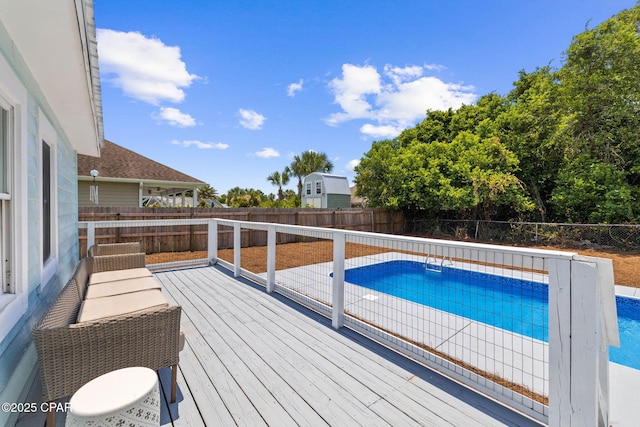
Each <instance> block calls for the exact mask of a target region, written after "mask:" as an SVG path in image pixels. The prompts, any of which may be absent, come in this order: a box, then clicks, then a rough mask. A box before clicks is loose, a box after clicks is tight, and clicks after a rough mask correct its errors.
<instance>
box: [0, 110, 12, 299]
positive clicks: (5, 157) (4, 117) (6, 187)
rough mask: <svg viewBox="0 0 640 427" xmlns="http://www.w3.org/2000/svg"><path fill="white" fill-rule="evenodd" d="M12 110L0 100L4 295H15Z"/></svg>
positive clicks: (0, 258) (0, 242) (0, 256)
mask: <svg viewBox="0 0 640 427" xmlns="http://www.w3.org/2000/svg"><path fill="white" fill-rule="evenodd" d="M11 117H12V110H11V107H10V105H9V104H7V103H5V102H4V100H3V99H2V98H0V227H1V228H2V232H1V233H0V275H1V277H0V281H1V282H2V292H3V293H14V292H15V289H13V288H12V286H11V285H12V284H11V258H12V256H11V255H12V254H11V252H12V251H11V243H12V234H13V233H12V227H11V165H12V162H11V161H10V160H9V159H10V158H11V145H10V142H11V135H12V126H11V124H12V119H11Z"/></svg>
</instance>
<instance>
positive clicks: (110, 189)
mask: <svg viewBox="0 0 640 427" xmlns="http://www.w3.org/2000/svg"><path fill="white" fill-rule="evenodd" d="M92 184H93V183H92V182H91V181H79V182H78V206H81V207H91V206H96V204H95V203H93V202H92V201H91V200H89V186H91V185H92ZM96 184H97V185H98V202H99V203H98V205H97V206H107V207H124V206H133V207H139V206H140V184H138V183H128V182H124V183H119V182H105V181H99V180H98V181H96Z"/></svg>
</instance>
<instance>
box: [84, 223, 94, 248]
mask: <svg viewBox="0 0 640 427" xmlns="http://www.w3.org/2000/svg"><path fill="white" fill-rule="evenodd" d="M95 243H96V223H95V222H93V221H91V222H88V223H87V253H86V254H85V255H87V254H88V253H89V248H90V247H91V246H93V245H95Z"/></svg>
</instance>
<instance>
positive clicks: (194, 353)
mask: <svg viewBox="0 0 640 427" xmlns="http://www.w3.org/2000/svg"><path fill="white" fill-rule="evenodd" d="M156 277H157V278H158V279H159V280H160V281H161V282H162V284H163V287H164V292H165V293H166V295H167V297H168V298H169V299H171V300H172V301H174V302H175V303H177V304H180V305H182V307H183V315H182V316H183V317H182V325H183V329H184V331H185V333H186V336H187V344H186V346H185V349H184V350H183V352H182V353H181V361H180V370H179V375H178V387H179V391H178V401H177V402H176V403H175V404H172V405H168V407H167V408H165V409H163V425H171V424H173V425H174V426H198V425H207V426H232V425H240V426H259V425H271V426H287V425H303V426H316V425H335V426H352V425H353V426H355V425H367V426H378V425H393V426H401V425H411V426H413V425H426V426H463V425H464V426H471V425H473V426H476V425H487V426H500V425H517V426H526V425H538V424H536V423H535V422H533V421H531V420H529V419H528V418H525V417H523V416H521V415H519V414H517V413H514V412H513V411H511V410H509V409H506V408H505V407H503V406H502V405H500V404H498V403H495V402H493V401H492V400H490V399H487V398H484V397H482V396H480V395H478V394H477V393H475V392H473V391H471V390H469V389H468V388H466V387H464V386H461V385H459V384H457V383H455V382H453V381H451V380H449V379H447V378H445V377H443V376H441V375H439V374H437V373H434V372H433V371H431V370H429V369H427V368H425V367H423V366H421V365H419V364H418V363H415V362H413V361H411V360H409V359H407V358H405V357H404V356H401V355H398V354H397V353H395V352H393V351H391V350H389V349H387V348H386V347H383V346H381V345H379V344H377V343H375V342H373V341H371V340H370V339H367V338H365V337H362V336H360V335H358V334H356V333H354V332H352V331H350V330H348V329H346V328H343V329H341V330H340V331H336V330H335V329H333V328H331V322H330V320H329V319H326V318H324V317H322V316H320V315H318V314H316V313H314V312H312V311H310V310H308V309H305V308H303V307H301V306H299V305H297V304H295V303H293V302H291V301H289V300H287V299H285V298H283V297H281V296H279V295H276V294H273V295H269V294H267V293H266V292H265V290H264V289H263V288H262V287H260V286H258V285H255V284H253V283H251V282H248V281H246V280H242V279H241V280H238V279H235V278H233V277H232V276H231V275H230V274H229V273H228V272H226V270H223V269H219V268H216V267H204V268H195V269H188V270H179V271H171V272H163V273H157V274H156ZM160 376H161V379H162V380H163V381H162V382H163V384H168V382H169V381H168V380H169V371H168V370H163V371H161V373H160Z"/></svg>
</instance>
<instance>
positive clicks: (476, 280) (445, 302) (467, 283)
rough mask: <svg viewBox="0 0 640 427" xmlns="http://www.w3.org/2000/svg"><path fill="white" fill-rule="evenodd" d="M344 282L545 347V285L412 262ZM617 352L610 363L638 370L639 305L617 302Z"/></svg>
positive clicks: (360, 271) (349, 273)
mask: <svg viewBox="0 0 640 427" xmlns="http://www.w3.org/2000/svg"><path fill="white" fill-rule="evenodd" d="M345 281H346V282H349V283H353V284H356V285H359V286H362V287H366V288H368V289H371V290H375V291H379V292H383V293H385V294H389V295H392V296H395V297H398V298H403V299H406V300H409V301H412V302H416V303H418V304H422V305H426V306H429V307H433V308H436V309H438V310H442V311H446V312H448V313H452V314H456V315H459V316H463V317H465V318H468V319H471V320H475V321H478V322H482V323H486V324H489V325H492V326H495V327H498V328H501V329H505V330H509V331H512V332H516V333H518V334H522V335H525V336H529V337H532V338H535V339H538V340H541V341H548V331H549V327H548V292H547V285H546V284H544V283H537V282H533V281H530V280H522V279H517V278H510V277H504V276H497V275H490V274H486V273H481V272H476V271H468V270H462V269H457V268H452V267H447V266H444V267H439V266H438V268H437V269H431V268H425V265H424V264H423V263H421V262H417V261H406V260H398V261H387V262H382V263H378V264H371V265H367V266H363V267H356V268H351V269H347V270H345ZM616 306H617V309H618V328H619V331H620V344H621V345H620V348H615V347H611V348H610V352H609V359H610V360H611V361H613V362H616V363H619V364H622V365H626V366H629V367H632V368H634V369H639V370H640V301H638V300H635V299H631V298H622V297H616Z"/></svg>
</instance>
